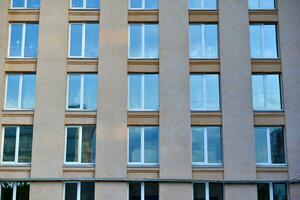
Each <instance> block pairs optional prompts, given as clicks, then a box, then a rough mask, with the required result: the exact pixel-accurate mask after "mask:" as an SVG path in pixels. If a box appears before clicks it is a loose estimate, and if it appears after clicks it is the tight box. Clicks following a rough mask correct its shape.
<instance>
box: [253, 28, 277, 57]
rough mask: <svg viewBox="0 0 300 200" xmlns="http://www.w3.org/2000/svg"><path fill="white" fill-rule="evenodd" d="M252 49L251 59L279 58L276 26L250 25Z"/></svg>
mask: <svg viewBox="0 0 300 200" xmlns="http://www.w3.org/2000/svg"><path fill="white" fill-rule="evenodd" d="M250 48H251V58H277V57H278V53H277V50H278V49H277V34H276V25H274V24H252V25H250Z"/></svg>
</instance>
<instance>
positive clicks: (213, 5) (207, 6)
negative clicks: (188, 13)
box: [189, 0, 217, 10]
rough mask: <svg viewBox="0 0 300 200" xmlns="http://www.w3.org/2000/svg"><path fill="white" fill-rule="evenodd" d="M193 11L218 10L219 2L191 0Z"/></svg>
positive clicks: (213, 0) (214, 0)
mask: <svg viewBox="0 0 300 200" xmlns="http://www.w3.org/2000/svg"><path fill="white" fill-rule="evenodd" d="M189 7H190V9H191V10H216V9H217V0H189Z"/></svg>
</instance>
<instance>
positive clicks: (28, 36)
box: [8, 23, 39, 58]
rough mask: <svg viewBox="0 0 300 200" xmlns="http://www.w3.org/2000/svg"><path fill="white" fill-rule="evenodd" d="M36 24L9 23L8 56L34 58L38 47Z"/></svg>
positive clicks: (37, 28)
mask: <svg viewBox="0 0 300 200" xmlns="http://www.w3.org/2000/svg"><path fill="white" fill-rule="evenodd" d="M38 34H39V25H38V24H18V23H14V24H10V34H9V38H10V39H9V45H8V46H9V52H8V57H10V58H36V57H37V47H38V37H39V36H38Z"/></svg>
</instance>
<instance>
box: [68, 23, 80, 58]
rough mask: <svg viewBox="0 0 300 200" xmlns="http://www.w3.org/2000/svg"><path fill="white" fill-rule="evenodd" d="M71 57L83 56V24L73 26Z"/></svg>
mask: <svg viewBox="0 0 300 200" xmlns="http://www.w3.org/2000/svg"><path fill="white" fill-rule="evenodd" d="M70 42H71V43H70V56H75V57H76V56H78V57H79V56H81V54H82V24H72V25H71V38H70Z"/></svg>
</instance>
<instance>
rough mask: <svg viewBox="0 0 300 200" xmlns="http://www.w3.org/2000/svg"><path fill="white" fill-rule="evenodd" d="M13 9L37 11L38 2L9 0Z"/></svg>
mask: <svg viewBox="0 0 300 200" xmlns="http://www.w3.org/2000/svg"><path fill="white" fill-rule="evenodd" d="M11 8H13V9H39V8H40V0H11Z"/></svg>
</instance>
